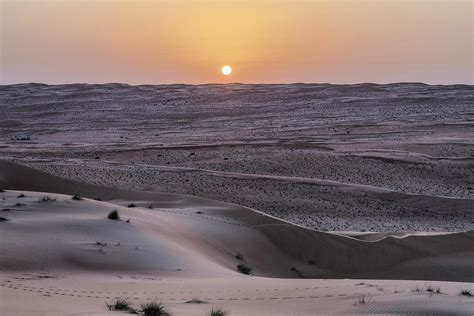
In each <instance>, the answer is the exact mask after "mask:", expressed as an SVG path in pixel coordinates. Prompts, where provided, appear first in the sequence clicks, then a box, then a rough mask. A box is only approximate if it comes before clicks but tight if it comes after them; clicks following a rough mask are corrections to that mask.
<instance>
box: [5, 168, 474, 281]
mask: <svg viewBox="0 0 474 316" xmlns="http://www.w3.org/2000/svg"><path fill="white" fill-rule="evenodd" d="M0 168H1V169H0V170H1V173H0V174H1V176H0V185H1V186H2V187H4V188H6V189H14V190H23V191H25V190H28V191H29V192H26V193H25V195H26V196H31V198H29V199H24V200H21V202H22V203H24V204H25V205H22V206H19V207H15V206H14V203H13V202H16V200H17V199H15V197H16V196H17V195H19V194H20V192H16V191H15V192H9V191H8V192H6V193H3V195H4V197H5V198H6V200H5V202H4V203H6V204H7V205H8V204H9V203H10V204H12V205H11V211H8V212H4V213H5V214H7V215H9V217H10V218H9V219H10V220H11V221H9V222H5V223H2V225H3V226H2V228H3V230H6V231H7V232H8V234H7V235H8V236H9V238H6V239H3V241H2V245H3V247H4V249H6V251H4V253H10V254H11V256H3V257H2V260H3V265H4V266H7V267H15V268H16V269H21V268H22V267H23V264H22V263H21V262H26V263H28V264H29V265H31V264H33V266H34V267H32V266H28V265H27V266H25V267H23V268H24V269H32V268H35V269H42V268H45V267H47V266H48V262H49V264H52V265H57V266H58V267H57V268H60V267H64V268H73V267H75V266H76V265H77V266H79V267H81V268H83V269H86V270H88V269H91V270H95V269H99V268H100V267H102V266H103V265H104V266H107V267H108V269H117V270H121V269H125V270H127V269H128V270H130V271H131V270H133V271H135V272H137V271H147V270H148V269H153V267H161V266H162V267H164V268H163V269H165V270H166V271H168V270H173V269H181V271H183V272H184V273H187V272H189V273H191V274H196V275H201V273H204V272H207V273H209V274H212V273H213V271H217V272H218V273H219V271H221V272H229V271H230V272H232V273H236V272H235V271H236V269H235V267H236V266H237V264H238V263H239V260H238V259H236V257H235V256H236V255H237V254H241V255H243V257H244V260H245V262H246V263H247V264H248V265H249V266H251V267H253V269H254V270H253V274H255V275H260V276H272V277H300V276H301V277H318V278H346V277H350V278H372V279H373V278H383V279H424V280H452V281H473V280H474V279H473V276H474V268H473V267H472V266H471V265H469V264H467V262H469V261H470V260H469V259H470V258H472V259H474V243H473V238H474V232H472V231H471V232H461V233H452V234H443V235H429V236H405V237H404V238H402V239H400V238H394V237H391V236H388V237H386V238H382V239H378V240H377V241H365V240H361V239H357V238H350V237H346V236H340V235H337V234H329V233H323V232H318V231H314V230H311V229H307V228H303V227H300V226H296V225H294V224H291V223H288V222H285V221H281V220H278V219H276V218H273V217H270V216H268V215H265V214H263V213H260V212H257V211H254V210H251V209H248V208H245V207H241V206H238V205H234V204H227V203H223V202H216V201H211V200H208V199H202V198H198V197H192V196H185V195H175V194H164V193H153V192H135V191H124V190H119V189H112V188H103V187H98V186H92V185H86V184H79V183H76V182H73V181H70V180H65V179H61V178H59V177H56V176H52V175H48V174H45V173H43V172H40V171H36V170H34V169H31V168H28V167H23V166H20V165H16V164H13V163H10V162H5V161H2V162H1V164H0ZM32 179H34V181H32ZM30 191H36V193H34V192H30ZM39 192H43V193H39ZM44 192H49V193H44ZM55 193H61V194H69V195H72V194H79V195H80V196H83V197H88V198H98V197H100V199H101V200H102V201H93V200H83V201H73V200H71V199H70V197H68V196H64V195H56V194H55ZM48 194H49V195H51V196H54V197H55V198H57V201H56V202H50V203H48V202H43V203H42V202H38V200H39V199H40V198H41V196H45V195H48ZM105 201H107V202H105ZM132 202H133V203H134V204H135V205H136V206H137V207H133V208H127V207H126V205H127V204H129V203H132ZM117 205H122V206H117ZM149 206H151V207H152V209H149V208H148V207H149ZM4 207H6V206H4ZM114 208H116V209H118V210H119V212H120V213H122V214H123V218H131V222H132V224H126V223H124V222H123V221H122V222H113V221H110V220H107V219H105V217H106V214H107V213H108V212H109V211H111V210H112V209H114ZM27 210H30V212H27V213H25V211H27ZM26 214H28V215H26ZM66 215H67V216H66ZM30 217H31V218H30ZM76 218H77V219H76ZM76 220H77V223H75V221H76ZM23 221H25V223H23ZM20 224H22V225H20ZM17 225H20V227H17ZM53 227H56V228H55V229H54V230H53V232H56V233H55V235H53V238H54V239H53V240H60V242H59V245H58V244H55V243H46V242H44V241H42V240H41V238H42V237H41V236H48V235H49V234H47V232H48V231H49V230H50V229H52V228H53ZM58 227H61V228H58ZM26 232H30V234H31V232H36V234H35V235H34V236H36V235H37V236H36V237H35V238H33V239H28V240H30V241H31V240H33V241H34V242H35V243H38V246H34V245H29V244H22V242H25V237H23V238H22V236H25V235H26V236H29V238H31V237H32V236H31V235H30V234H27V233H26ZM10 234H11V235H10ZM56 234H57V235H56ZM81 234H82V237H81V238H79V240H78V236H80V235H81ZM104 240H105V241H107V242H109V243H110V244H113V243H114V242H115V243H117V242H120V244H121V245H124V246H120V247H112V248H113V249H114V251H116V253H114V256H113V257H112V256H102V254H101V253H100V252H99V251H98V250H97V248H98V247H97V245H96V244H95V243H96V241H104ZM39 245H43V246H42V247H39ZM60 245H62V247H60ZM174 245H179V247H176V246H174ZM135 246H138V247H139V249H153V251H151V250H150V251H147V252H146V255H143V258H142V257H140V256H139V255H141V254H142V253H141V252H136V251H133V247H135ZM45 247H46V248H47V249H45ZM30 248H31V249H36V250H35V251H38V253H35V252H34V251H32V252H30V251H27V252H26V253H25V255H33V256H35V257H36V256H37V255H39V254H40V253H42V252H44V253H55V252H58V251H60V252H59V253H58V254H57V257H58V258H62V259H63V260H65V258H67V260H66V261H64V262H63V261H60V260H59V259H54V258H55V257H53V258H49V257H47V256H43V257H42V258H43V259H44V261H41V260H33V259H32V257H26V258H21V256H20V255H19V253H18V252H15V251H14V250H15V249H30ZM59 249H62V250H59ZM115 249H118V250H115ZM125 250H127V251H126V252H125V253H122V251H125ZM61 251H64V253H62V252H61ZM130 251H131V253H130ZM88 252H89V253H91V254H94V258H95V259H97V260H99V261H97V262H96V261H95V260H90V258H89V255H88V254H87V253H88ZM181 252H183V253H181ZM191 253H192V254H193V259H192V260H189V259H190V258H189V257H187V256H189V255H191ZM133 256H136V258H135V260H131V259H132V257H133ZM194 256H195V257H194ZM38 257H41V256H38ZM81 258H82V260H81ZM84 258H87V259H84ZM163 258H164V259H166V260H164V259H163ZM172 258H174V259H172ZM109 259H110V260H112V261H111V262H108V261H107V260H109ZM118 259H120V260H118ZM58 260H59V262H57V261H58ZM101 260H105V261H104V262H102V261H101ZM162 260H164V261H162ZM17 261H18V262H17ZM190 262H192V263H193V264H192V266H189V263H190ZM115 264H116V266H115ZM213 266H215V267H216V268H210V267H213Z"/></svg>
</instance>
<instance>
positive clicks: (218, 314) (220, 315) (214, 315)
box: [209, 307, 227, 316]
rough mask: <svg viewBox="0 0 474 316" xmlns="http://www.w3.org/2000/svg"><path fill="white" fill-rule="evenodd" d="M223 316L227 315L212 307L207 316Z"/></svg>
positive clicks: (220, 309) (223, 311) (221, 310)
mask: <svg viewBox="0 0 474 316" xmlns="http://www.w3.org/2000/svg"><path fill="white" fill-rule="evenodd" d="M225 315H227V312H226V311H225V310H223V309H222V308H220V307H213V308H212V309H211V310H210V311H209V316H225Z"/></svg>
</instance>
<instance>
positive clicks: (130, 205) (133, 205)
mask: <svg viewBox="0 0 474 316" xmlns="http://www.w3.org/2000/svg"><path fill="white" fill-rule="evenodd" d="M127 206H128V207H136V205H135V204H134V203H130V204H128V205H127Z"/></svg>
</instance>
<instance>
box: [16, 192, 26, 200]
mask: <svg viewBox="0 0 474 316" xmlns="http://www.w3.org/2000/svg"><path fill="white" fill-rule="evenodd" d="M24 197H25V195H24V194H23V193H21V194H20V195H18V196H17V198H18V199H21V198H24Z"/></svg>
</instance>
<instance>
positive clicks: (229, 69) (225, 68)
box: [221, 65, 232, 76]
mask: <svg viewBox="0 0 474 316" xmlns="http://www.w3.org/2000/svg"><path fill="white" fill-rule="evenodd" d="M221 72H222V74H223V75H224V76H228V75H230V74H231V73H232V67H231V66H229V65H225V66H222V68H221Z"/></svg>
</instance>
